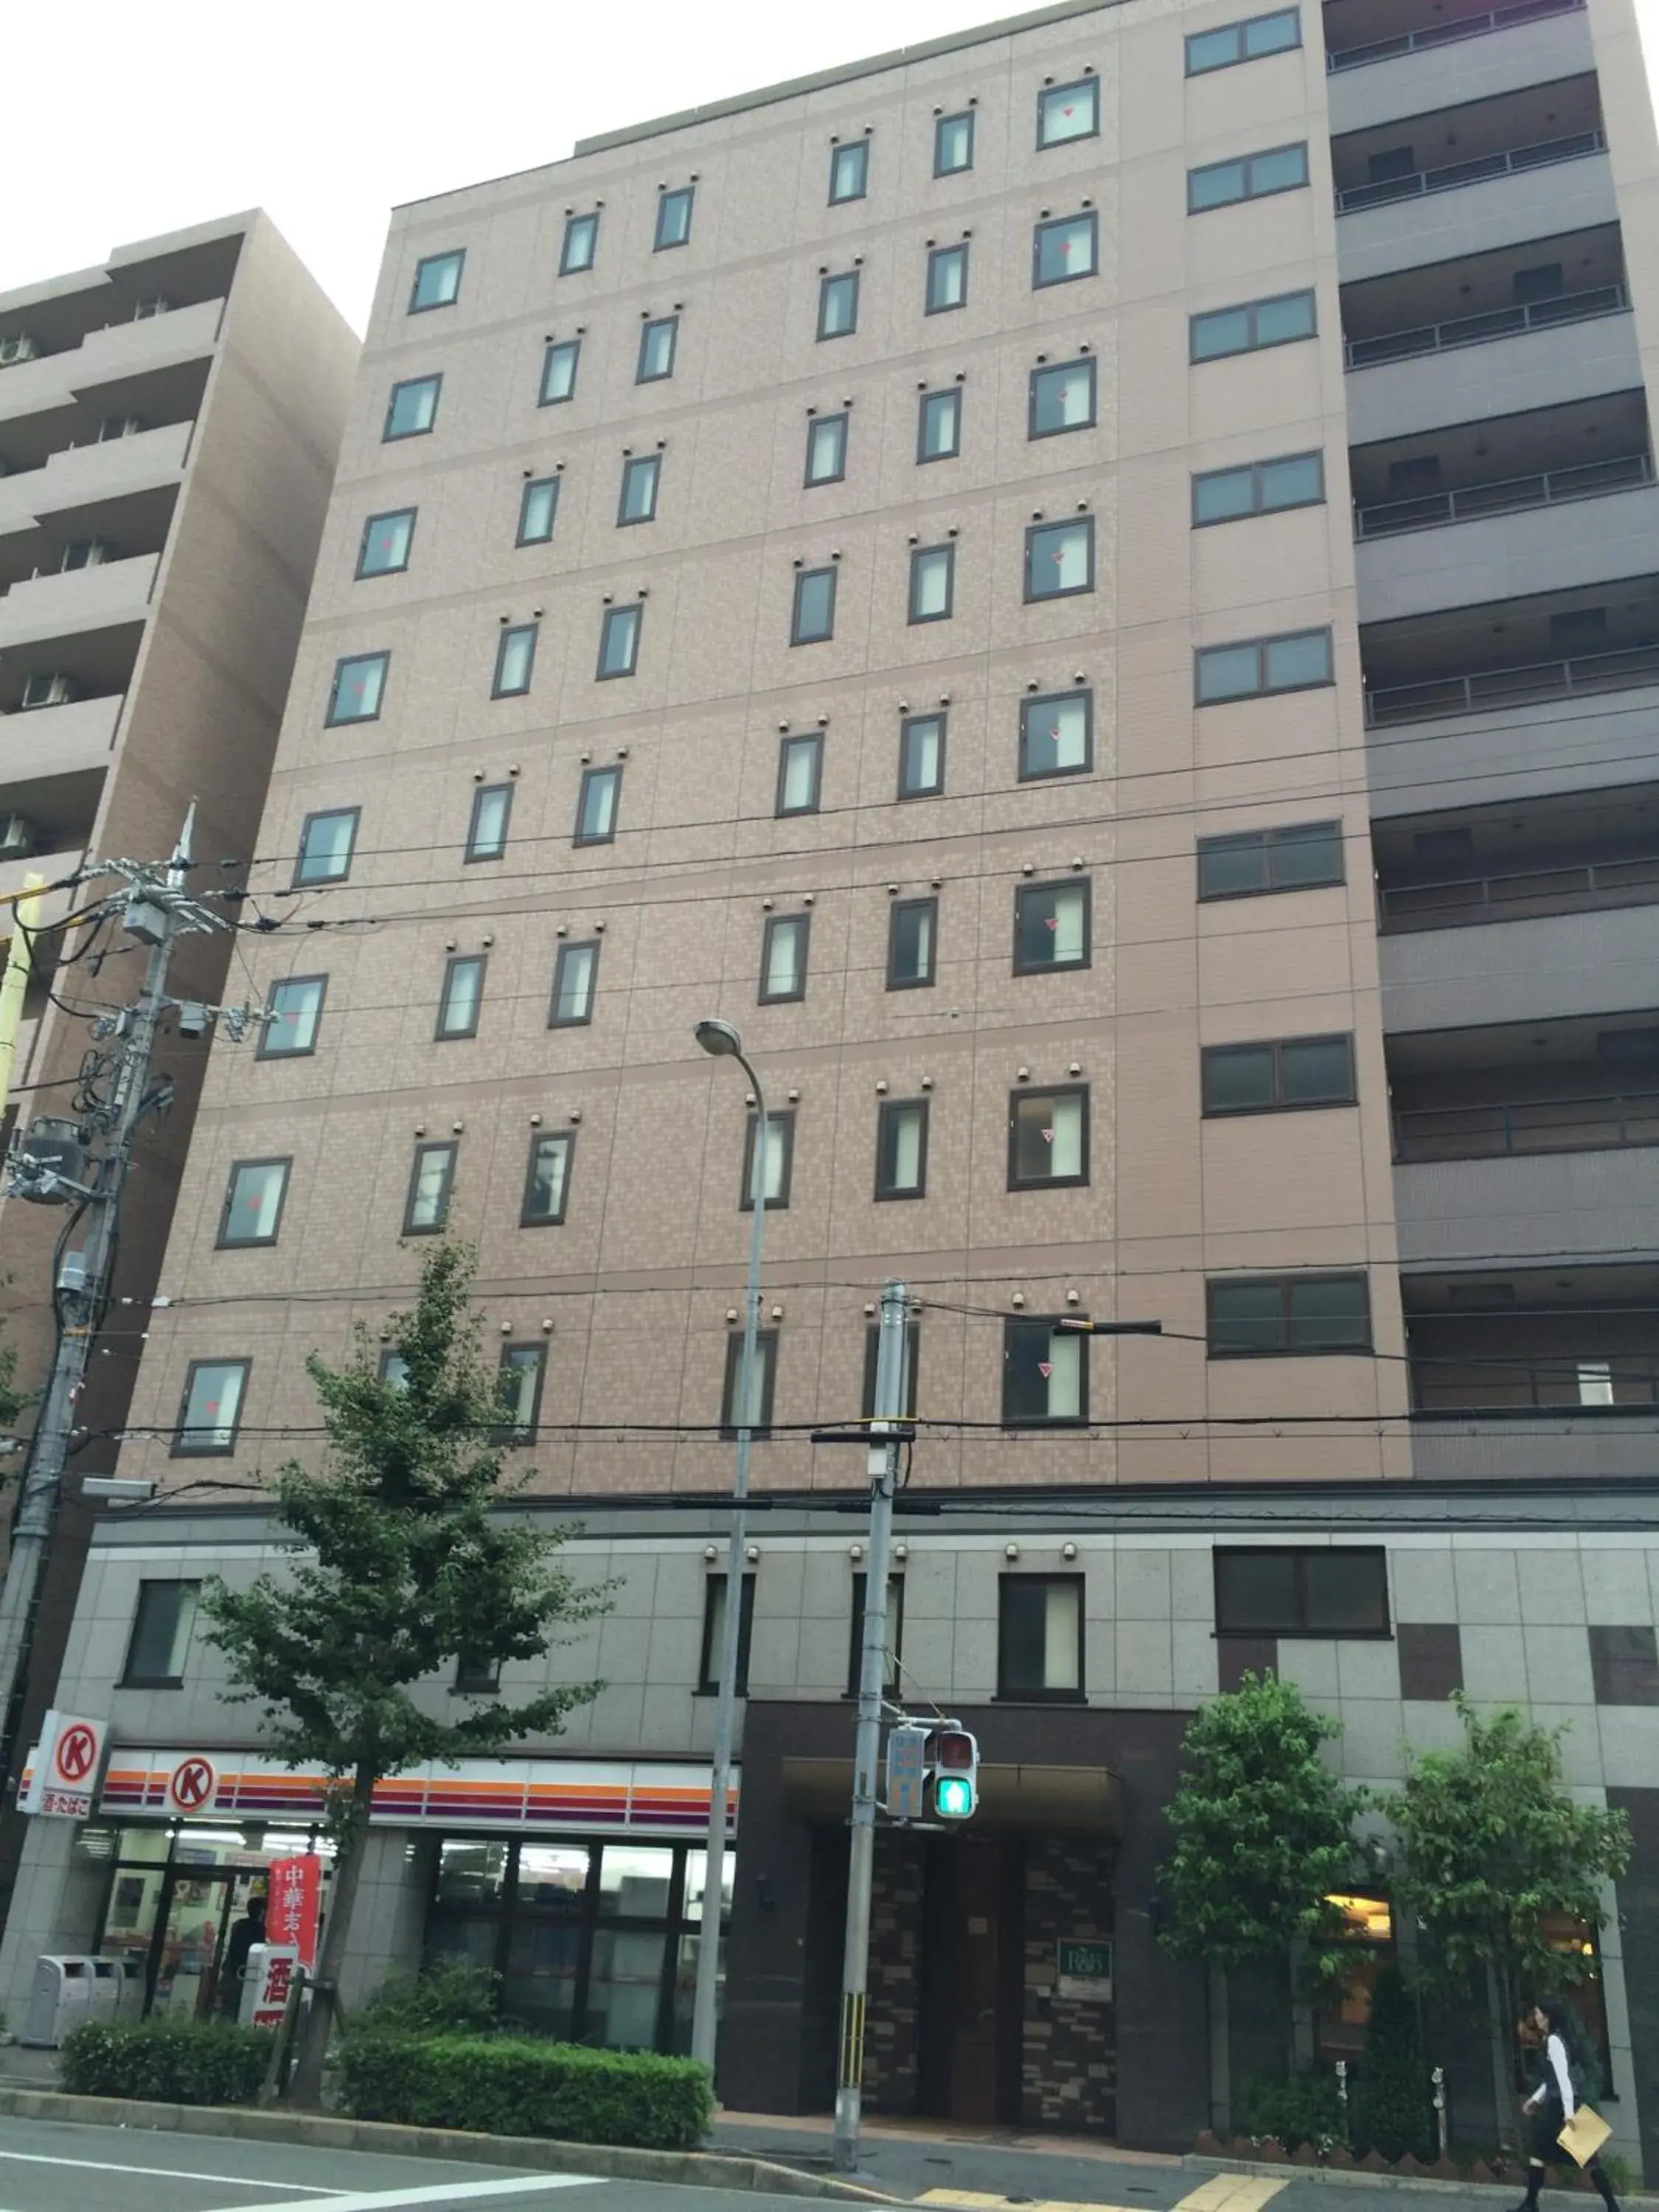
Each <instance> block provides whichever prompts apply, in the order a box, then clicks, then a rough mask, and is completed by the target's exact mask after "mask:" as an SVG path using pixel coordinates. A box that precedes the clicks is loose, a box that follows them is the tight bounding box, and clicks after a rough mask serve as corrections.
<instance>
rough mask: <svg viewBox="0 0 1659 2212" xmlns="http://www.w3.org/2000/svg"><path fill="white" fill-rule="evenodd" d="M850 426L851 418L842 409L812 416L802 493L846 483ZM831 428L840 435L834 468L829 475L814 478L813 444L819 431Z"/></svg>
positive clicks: (807, 437) (845, 410) (802, 478)
mask: <svg viewBox="0 0 1659 2212" xmlns="http://www.w3.org/2000/svg"><path fill="white" fill-rule="evenodd" d="M850 425H851V417H850V416H849V414H848V410H847V409H846V408H844V407H842V408H837V409H836V410H835V412H834V413H833V414H829V415H814V416H812V417H811V420H810V421H809V422H808V423H807V425H806V459H805V465H804V468H803V470H802V474H801V489H802V490H803V491H815V490H816V489H817V487H818V486H819V485H820V484H832V483H845V482H846V481H847V436H848V429H849V428H850ZM831 426H838V427H839V429H840V433H841V435H840V436H839V438H838V439H837V441H836V466H835V469H834V471H832V472H831V473H830V474H829V475H826V476H816V477H815V476H814V475H813V474H812V447H813V442H814V441H815V439H816V438H817V434H818V432H819V431H820V430H821V429H823V428H829V427H831Z"/></svg>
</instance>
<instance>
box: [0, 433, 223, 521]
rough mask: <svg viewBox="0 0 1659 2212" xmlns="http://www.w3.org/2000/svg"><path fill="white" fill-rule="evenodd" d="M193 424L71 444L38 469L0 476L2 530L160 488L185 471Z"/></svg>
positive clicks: (172, 481)
mask: <svg viewBox="0 0 1659 2212" xmlns="http://www.w3.org/2000/svg"><path fill="white" fill-rule="evenodd" d="M193 427H194V426H193V425H192V424H191V423H190V422H168V423H166V424H164V425H162V426H161V428H158V429H154V430H141V431H137V432H136V433H135V434H134V435H132V436H131V437H126V438H109V439H106V440H104V441H94V442H93V443H90V444H87V445H76V446H69V447H64V449H63V450H62V451H60V452H58V453H53V454H52V455H51V457H50V458H49V459H47V460H46V461H45V462H43V463H42V464H41V465H40V467H38V468H33V469H27V470H24V471H19V472H18V473H16V474H15V475H11V476H5V477H0V534H4V533H7V532H17V531H25V530H32V529H33V527H34V526H35V525H36V524H37V523H38V522H40V520H43V519H44V518H45V517H46V516H49V515H54V514H63V513H68V512H69V511H70V510H71V509H74V508H78V507H89V506H93V505H95V504H97V503H99V502H102V501H110V500H117V499H124V498H129V497H131V496H132V495H134V494H136V493H140V492H145V491H152V490H159V489H162V488H163V487H165V486H167V485H169V484H173V483H177V482H178V480H179V477H180V476H182V474H183V473H184V467H185V458H186V456H187V454H188V453H189V450H190V441H191V432H192V429H193Z"/></svg>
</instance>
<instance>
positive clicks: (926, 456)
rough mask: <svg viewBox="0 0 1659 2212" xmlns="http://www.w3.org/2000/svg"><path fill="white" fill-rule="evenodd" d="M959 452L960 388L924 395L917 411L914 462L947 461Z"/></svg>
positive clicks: (960, 429) (949, 388) (960, 446)
mask: <svg viewBox="0 0 1659 2212" xmlns="http://www.w3.org/2000/svg"><path fill="white" fill-rule="evenodd" d="M961 451H962V387H961V386H960V385H956V384H952V385H950V386H947V387H946V389H945V391H943V392H923V393H922V395H921V406H920V408H919V409H918V410H917V421H916V459H917V460H919V461H948V460H950V459H951V458H952V457H953V456H954V455H956V454H957V453H960V452H961Z"/></svg>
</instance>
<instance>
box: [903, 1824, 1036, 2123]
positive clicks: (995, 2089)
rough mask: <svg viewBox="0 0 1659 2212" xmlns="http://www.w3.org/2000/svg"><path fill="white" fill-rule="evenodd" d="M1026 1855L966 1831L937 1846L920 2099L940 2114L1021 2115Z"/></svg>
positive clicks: (927, 1938)
mask: <svg viewBox="0 0 1659 2212" xmlns="http://www.w3.org/2000/svg"><path fill="white" fill-rule="evenodd" d="M1020 1857H1021V1850H1020V1845H1019V1843H1018V1840H1016V1839H1009V1840H1006V1841H1001V1842H997V1841H988V1842H987V1841H983V1840H980V1839H978V1838H975V1839H972V1840H970V1839H969V1838H966V1837H963V1838H961V1839H960V1840H959V1841H958V1840H957V1838H954V1837H953V1838H951V1839H950V1840H949V1841H945V1840H944V1839H942V1838H941V1839H939V1840H937V1841H935V1842H933V1843H932V1844H931V1845H930V1847H929V1849H928V1850H927V1859H926V1869H925V1872H926V1882H927V1888H926V1900H925V1906H924V1912H923V1921H922V1929H923V1934H922V1952H921V1973H920V1977H919V1978H920V1984H921V2035H920V2044H921V2049H920V2063H919V2065H918V2069H917V2072H918V2081H917V2092H918V2093H917V2099H916V2103H917V2108H918V2110H919V2111H921V2112H926V2113H928V2114H930V2115H932V2116H933V2117H935V2118H940V2119H952V2120H991V2119H996V2120H1008V2121H1015V2120H1018V2117H1019V2114H1018V2081H1019V2068H1020V2044H1021V2033H1020V2030H1021V2025H1022V2021H1021V2006H1020V1986H1019V1972H1018V1961H1019V1919H1020V1903H1021V1899H1020V1895H1019V1860H1020ZM1011 1877H1012V1879H1011Z"/></svg>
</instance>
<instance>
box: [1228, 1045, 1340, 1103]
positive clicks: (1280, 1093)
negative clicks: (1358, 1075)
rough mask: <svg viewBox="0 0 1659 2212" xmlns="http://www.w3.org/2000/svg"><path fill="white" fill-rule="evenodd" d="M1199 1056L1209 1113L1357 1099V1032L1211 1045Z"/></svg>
mask: <svg viewBox="0 0 1659 2212" xmlns="http://www.w3.org/2000/svg"><path fill="white" fill-rule="evenodd" d="M1200 1066H1201V1069H1202V1073H1203V1087H1204V1111H1205V1112H1206V1114H1267V1113H1272V1112H1274V1111H1276V1110H1283V1109H1286V1108H1290V1107H1295V1106H1352V1104H1353V1103H1354V1097H1355V1093H1354V1075H1353V1039H1352V1036H1311V1037H1285V1038H1283V1039H1281V1040H1280V1041H1279V1042H1276V1043H1273V1044H1223V1045H1211V1046H1208V1047H1206V1049H1205V1051H1204V1052H1203V1053H1202V1054H1200Z"/></svg>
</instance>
